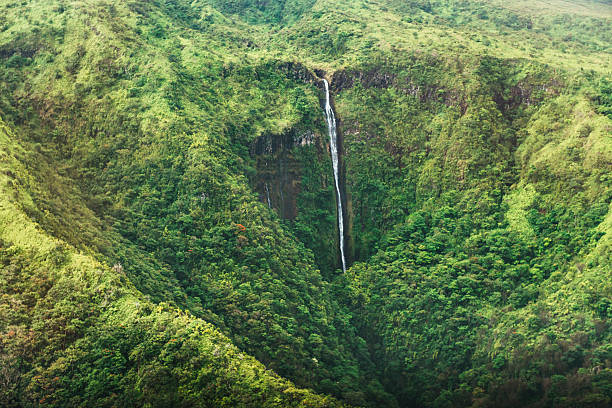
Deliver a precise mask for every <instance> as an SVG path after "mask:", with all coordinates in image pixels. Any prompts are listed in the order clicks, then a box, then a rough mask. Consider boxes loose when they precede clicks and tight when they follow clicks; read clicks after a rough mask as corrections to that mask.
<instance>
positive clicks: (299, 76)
mask: <svg viewBox="0 0 612 408" xmlns="http://www.w3.org/2000/svg"><path fill="white" fill-rule="evenodd" d="M277 69H278V70H279V71H280V72H283V73H284V74H285V75H286V76H287V78H291V79H293V80H294V81H301V82H306V83H312V82H317V78H316V77H315V75H314V74H313V73H312V71H310V70H309V69H308V68H306V67H305V66H304V65H303V64H301V63H299V62H291V61H287V62H279V63H278V65H277Z"/></svg>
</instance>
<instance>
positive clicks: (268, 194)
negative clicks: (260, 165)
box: [264, 183, 272, 208]
mask: <svg viewBox="0 0 612 408" xmlns="http://www.w3.org/2000/svg"><path fill="white" fill-rule="evenodd" d="M264 187H265V188H266V198H267V200H268V208H272V202H271V201H270V190H269V189H268V183H264Z"/></svg>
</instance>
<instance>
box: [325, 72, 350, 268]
mask: <svg viewBox="0 0 612 408" xmlns="http://www.w3.org/2000/svg"><path fill="white" fill-rule="evenodd" d="M323 82H324V83H325V120H326V121H327V129H328V131H329V145H330V150H331V157H332V165H333V168H334V181H335V182H336V197H337V198H336V201H337V202H338V232H339V235H340V255H341V256H342V271H343V272H346V260H345V258H344V219H343V215H342V195H341V194H340V174H339V172H340V169H339V164H338V135H337V133H336V116H335V115H334V110H333V109H332V107H331V103H330V101H329V84H328V83H327V80H326V79H324V80H323Z"/></svg>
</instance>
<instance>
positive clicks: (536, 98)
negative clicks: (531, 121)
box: [494, 80, 561, 112]
mask: <svg viewBox="0 0 612 408" xmlns="http://www.w3.org/2000/svg"><path fill="white" fill-rule="evenodd" d="M560 87H561V84H560V83H558V82H556V81H552V82H548V83H544V84H541V83H540V84H534V83H531V82H529V81H527V80H525V81H520V82H519V83H518V84H516V85H514V86H513V87H511V88H510V89H509V96H507V97H504V95H499V94H498V95H495V97H494V99H495V103H497V106H498V108H499V110H500V111H501V112H508V111H511V110H513V109H516V108H518V107H519V106H520V105H526V106H531V105H537V104H539V103H540V102H542V101H543V100H545V99H547V98H551V97H554V96H558V95H559V89H560Z"/></svg>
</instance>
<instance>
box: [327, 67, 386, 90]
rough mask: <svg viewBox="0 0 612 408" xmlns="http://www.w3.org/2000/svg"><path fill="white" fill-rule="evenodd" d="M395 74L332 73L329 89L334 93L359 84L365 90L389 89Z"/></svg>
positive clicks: (380, 71) (375, 72)
mask: <svg viewBox="0 0 612 408" xmlns="http://www.w3.org/2000/svg"><path fill="white" fill-rule="evenodd" d="M395 79H396V74H393V73H389V72H384V71H382V70H371V71H367V72H364V71H350V72H349V71H338V72H336V73H334V75H333V77H332V81H331V89H332V91H333V92H334V93H337V92H339V91H342V90H344V89H348V88H352V87H353V86H355V84H357V83H361V85H363V87H365V88H389V87H390V86H392V85H393V83H394V82H395Z"/></svg>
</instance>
